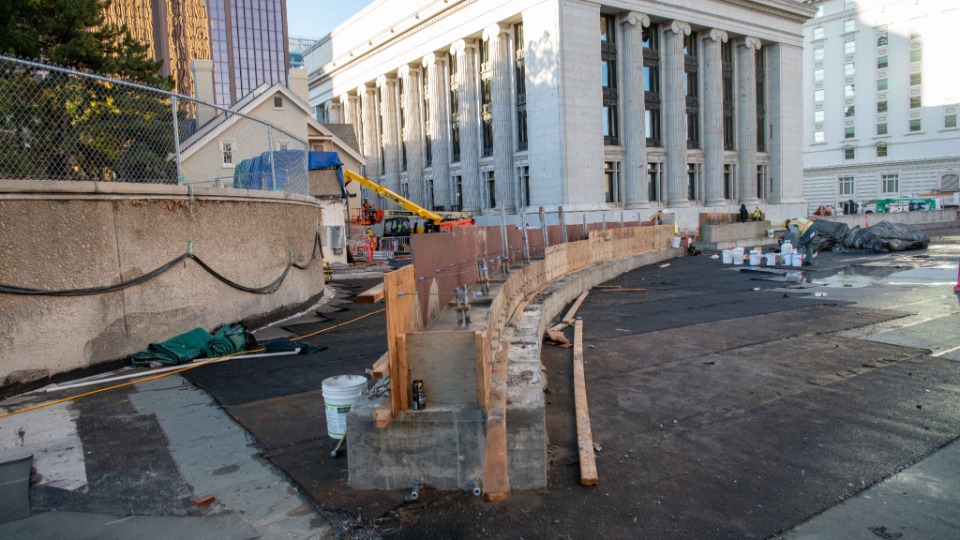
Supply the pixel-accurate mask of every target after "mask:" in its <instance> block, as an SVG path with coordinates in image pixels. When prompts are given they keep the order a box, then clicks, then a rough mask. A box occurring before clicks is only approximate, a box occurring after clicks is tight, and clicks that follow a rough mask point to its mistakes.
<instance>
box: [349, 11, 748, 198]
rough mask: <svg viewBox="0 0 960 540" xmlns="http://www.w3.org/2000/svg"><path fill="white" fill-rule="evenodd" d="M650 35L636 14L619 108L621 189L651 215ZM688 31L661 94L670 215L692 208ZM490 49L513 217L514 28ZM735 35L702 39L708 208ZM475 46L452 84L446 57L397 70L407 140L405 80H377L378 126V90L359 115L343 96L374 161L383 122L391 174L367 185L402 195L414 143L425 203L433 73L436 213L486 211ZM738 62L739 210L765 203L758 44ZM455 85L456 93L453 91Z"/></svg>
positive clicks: (491, 38) (667, 55) (372, 167)
mask: <svg viewBox="0 0 960 540" xmlns="http://www.w3.org/2000/svg"><path fill="white" fill-rule="evenodd" d="M649 25H650V18H649V17H648V16H646V15H644V14H641V13H636V12H631V13H627V14H626V15H624V16H623V17H622V18H621V25H620V26H621V28H622V32H621V42H622V48H621V53H620V54H621V58H622V61H621V62H619V64H620V65H621V66H622V67H621V71H622V73H623V86H624V88H625V90H626V91H625V92H621V94H620V96H621V98H620V99H621V108H622V114H623V134H622V135H623V148H624V164H623V169H622V170H623V182H624V194H625V199H624V203H625V207H626V208H643V207H647V206H649V204H650V201H649V200H648V198H649V197H648V190H647V181H648V180H647V174H646V165H647V157H646V132H645V131H646V130H645V101H644V91H643V87H644V80H643V76H644V71H643V37H642V32H643V28H645V27H648V26H649ZM691 32H692V29H691V27H690V25H689V24H687V23H685V22H682V21H672V22H670V23H669V24H665V25H664V43H663V56H662V63H661V65H660V72H661V74H662V77H663V79H664V83H665V84H664V85H663V87H662V92H661V102H662V103H663V108H662V110H661V113H662V116H661V120H662V127H663V135H664V137H663V142H664V148H665V150H666V155H667V158H666V163H665V170H664V176H663V178H664V179H665V180H666V182H667V190H666V191H667V206H668V207H674V208H678V207H684V206H688V205H689V200H688V189H687V181H688V180H687V132H686V124H687V112H686V111H687V106H686V95H685V93H684V77H685V76H686V74H685V70H684V54H683V42H684V37H685V36H689V35H691ZM482 39H483V40H484V41H487V42H488V46H489V52H490V55H489V58H490V63H491V66H490V71H491V72H492V81H491V82H492V93H493V95H492V99H491V102H492V111H491V113H492V117H493V118H492V121H493V132H494V139H493V140H494V146H493V173H494V180H495V185H496V197H497V204H498V206H503V207H505V209H506V210H507V211H514V210H515V209H516V208H518V207H519V206H520V201H519V200H518V197H519V193H520V191H519V188H518V186H516V185H515V183H516V177H515V172H514V148H515V141H514V139H515V133H514V126H513V111H512V104H513V100H512V84H511V70H512V68H513V65H512V61H511V60H512V54H511V51H512V47H511V39H512V36H511V28H510V26H509V25H502V24H497V25H494V26H491V27H489V28H487V29H486V30H485V31H484V32H483V38H482ZM728 39H729V38H728V36H727V33H726V32H724V31H722V30H717V29H713V30H710V31H707V32H702V33H701V34H700V40H701V43H702V46H701V48H700V50H701V59H702V62H701V64H700V67H699V71H700V73H702V74H703V81H704V84H703V96H702V97H703V100H702V107H700V115H701V119H702V123H703V126H704V130H703V133H704V138H703V155H704V194H705V204H707V205H719V204H723V203H725V199H724V196H723V195H724V194H723V153H724V150H723V136H724V130H723V81H722V67H721V66H722V59H721V44H722V43H726V42H727V41H728ZM478 46H479V42H478V41H477V40H467V39H462V40H458V41H456V42H455V43H453V44H452V46H451V47H450V54H451V55H452V56H455V57H456V63H457V68H458V69H457V72H456V74H455V76H454V77H451V79H450V80H449V81H448V80H447V78H446V77H445V73H446V71H447V70H446V67H447V61H446V59H445V57H444V55H436V54H434V53H430V54H428V55H426V56H425V57H423V59H422V61H421V62H420V63H419V64H414V65H404V66H401V68H400V69H399V70H398V75H399V77H400V78H401V79H402V80H403V87H404V89H405V92H404V96H403V98H404V102H403V104H402V107H404V111H405V117H404V118H405V126H404V133H402V134H399V132H398V126H397V118H398V111H397V76H395V75H384V76H381V77H379V78H378V79H377V81H376V88H379V90H380V94H381V99H382V101H381V103H380V109H379V110H380V112H381V117H380V118H379V119H377V117H376V115H377V110H378V108H377V103H376V100H377V96H376V88H374V87H372V86H367V85H361V86H360V87H359V88H358V89H357V92H356V96H361V100H360V104H359V105H360V106H359V109H360V111H359V112H358V110H357V97H356V96H354V95H352V94H344V95H342V96H341V97H340V102H341V108H342V110H343V114H342V115H341V118H342V119H343V120H344V121H345V122H346V123H350V124H354V125H356V119H357V116H358V114H360V115H361V116H362V126H363V133H362V134H360V135H361V141H362V148H363V152H364V154H365V155H366V156H376V155H378V153H379V151H380V148H378V142H379V140H380V139H379V137H380V136H381V134H380V133H377V125H378V123H377V122H378V120H379V121H380V122H382V138H383V140H382V143H383V158H384V159H383V165H384V170H383V171H380V170H379V163H377V162H376V160H371V163H370V164H368V166H367V175H368V176H369V177H371V178H374V179H376V178H378V177H379V176H380V175H381V174H383V175H384V176H385V178H386V185H387V187H388V188H390V189H392V190H394V191H399V190H400V159H401V156H400V149H401V145H400V142H401V141H400V140H399V138H398V137H401V136H402V137H403V140H404V141H406V151H407V159H408V162H407V181H408V189H409V195H410V198H411V199H412V200H414V201H415V202H417V203H421V204H423V203H425V202H426V201H424V197H425V195H426V192H425V187H424V170H423V169H424V164H423V161H422V157H421V156H422V153H421V152H422V146H421V145H422V140H423V139H422V136H421V134H422V133H423V129H422V126H421V123H420V122H421V121H420V118H421V110H420V104H421V100H420V95H419V89H418V81H419V76H420V69H421V67H422V68H423V69H425V70H426V80H427V83H428V85H429V92H430V100H429V103H430V107H429V110H428V111H424V117H425V118H427V119H428V120H429V135H430V144H431V154H432V168H433V178H434V192H433V195H434V201H433V202H434V204H436V205H438V206H443V207H445V208H452V207H453V206H456V205H459V206H460V207H461V208H462V209H463V210H466V211H474V212H476V211H479V210H482V209H485V204H486V202H485V201H486V197H485V191H484V186H483V185H482V182H481V179H480V173H479V160H480V156H479V142H480V141H479V132H480V129H479V127H480V126H479V125H478V124H477V122H476V119H477V118H479V114H478V113H479V111H478V108H479V100H478V90H479V89H478V87H477V77H476V76H474V74H475V73H476V71H477V68H478V66H477V65H476V58H477V55H476V54H475V51H476V48H477V47H478ZM735 47H736V56H737V75H736V94H737V96H736V107H737V109H736V110H737V114H736V117H737V153H738V162H739V166H738V167H737V171H738V174H737V182H738V188H739V189H738V192H739V194H740V200H741V202H744V203H745V204H748V205H750V204H755V203H756V202H758V197H757V195H758V194H757V184H756V176H755V175H756V164H757V158H756V152H757V131H756V130H757V121H756V111H757V108H756V105H757V101H756V97H757V96H756V52H757V50H759V48H760V41H759V40H758V39H756V38H752V37H745V38H740V39H737V40H736V41H735ZM448 85H450V86H448ZM451 87H455V88H456V90H457V95H458V104H457V105H458V107H457V108H458V111H459V118H460V121H459V127H460V129H459V134H460V164H461V167H460V174H461V182H462V186H463V192H462V197H463V200H462V201H458V200H455V199H456V194H457V192H456V187H455V186H454V185H453V180H452V178H451V176H450V171H451V163H450V158H449V150H450V147H449V143H450V141H448V134H449V129H450V113H449V111H448V110H447V94H448V92H449V89H450V88H451Z"/></svg>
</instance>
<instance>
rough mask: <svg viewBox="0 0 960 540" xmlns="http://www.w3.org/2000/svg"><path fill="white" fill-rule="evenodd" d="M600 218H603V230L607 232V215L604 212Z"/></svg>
mask: <svg viewBox="0 0 960 540" xmlns="http://www.w3.org/2000/svg"><path fill="white" fill-rule="evenodd" d="M602 217H603V230H607V213H606V212H604V213H603V214H602Z"/></svg>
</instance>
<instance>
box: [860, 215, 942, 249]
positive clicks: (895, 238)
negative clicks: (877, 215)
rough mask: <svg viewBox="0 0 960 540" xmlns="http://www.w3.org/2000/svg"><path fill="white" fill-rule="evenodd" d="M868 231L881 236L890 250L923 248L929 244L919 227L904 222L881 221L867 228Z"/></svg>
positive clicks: (927, 238)
mask: <svg viewBox="0 0 960 540" xmlns="http://www.w3.org/2000/svg"><path fill="white" fill-rule="evenodd" d="M869 230H870V232H872V233H873V234H875V235H877V236H879V237H880V238H883V239H884V241H885V242H886V243H887V248H888V249H889V250H890V251H904V250H907V249H925V248H926V247H927V246H928V245H929V244H930V237H929V236H927V233H925V232H923V231H921V230H920V229H919V228H917V227H915V226H913V225H908V224H906V223H890V222H889V221H881V222H880V223H877V224H876V225H874V226H873V227H870V228H869Z"/></svg>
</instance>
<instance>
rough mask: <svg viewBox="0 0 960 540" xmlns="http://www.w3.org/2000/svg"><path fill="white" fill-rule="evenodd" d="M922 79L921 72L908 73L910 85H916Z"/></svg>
mask: <svg viewBox="0 0 960 540" xmlns="http://www.w3.org/2000/svg"><path fill="white" fill-rule="evenodd" d="M922 81H923V74H922V73H911V74H910V86H917V85H919V84H920V83H921V82H922Z"/></svg>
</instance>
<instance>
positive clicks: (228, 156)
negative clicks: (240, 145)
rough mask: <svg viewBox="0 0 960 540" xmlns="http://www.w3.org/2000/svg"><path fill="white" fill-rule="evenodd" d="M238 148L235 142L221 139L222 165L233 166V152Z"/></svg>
mask: <svg viewBox="0 0 960 540" xmlns="http://www.w3.org/2000/svg"><path fill="white" fill-rule="evenodd" d="M236 150H237V147H236V143H235V142H233V141H220V165H221V166H223V167H233V165H234V163H233V157H234V156H233V154H234V152H236Z"/></svg>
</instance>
